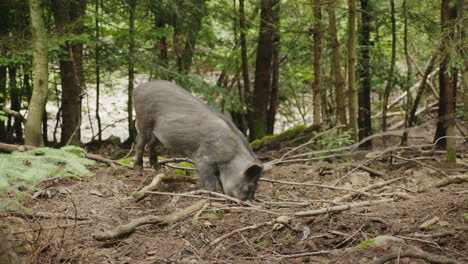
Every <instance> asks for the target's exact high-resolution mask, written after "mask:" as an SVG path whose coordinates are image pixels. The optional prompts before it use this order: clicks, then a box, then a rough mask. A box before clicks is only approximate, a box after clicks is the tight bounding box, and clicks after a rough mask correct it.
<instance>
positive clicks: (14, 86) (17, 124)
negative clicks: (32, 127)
mask: <svg viewBox="0 0 468 264" xmlns="http://www.w3.org/2000/svg"><path fill="white" fill-rule="evenodd" d="M16 72H17V70H16V66H9V67H8V83H9V85H8V86H9V89H10V100H11V110H13V111H16V112H19V111H20V110H21V89H20V88H19V87H18V83H17V81H16ZM13 130H14V131H15V139H14V141H15V143H18V144H22V143H23V126H22V122H21V119H19V118H18V117H14V122H13Z"/></svg>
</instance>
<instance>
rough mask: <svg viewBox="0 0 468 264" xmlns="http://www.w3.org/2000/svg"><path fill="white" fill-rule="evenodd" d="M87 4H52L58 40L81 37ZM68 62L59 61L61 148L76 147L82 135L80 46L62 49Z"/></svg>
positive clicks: (59, 1)
mask: <svg viewBox="0 0 468 264" xmlns="http://www.w3.org/2000/svg"><path fill="white" fill-rule="evenodd" d="M85 10H86V0H82V1H65V0H52V13H53V15H54V19H55V25H56V28H57V31H58V34H59V35H60V36H66V35H69V34H76V35H78V34H82V33H83V32H84V20H83V18H84V14H85ZM63 50H64V51H65V53H66V54H67V58H66V59H63V60H60V80H61V85H62V99H61V103H62V106H61V107H62V127H61V130H62V131H61V138H60V142H61V144H62V145H66V144H72V145H79V144H80V138H81V132H80V126H81V101H82V95H81V92H82V88H83V84H84V83H83V68H82V64H83V63H82V60H83V55H82V53H83V44H81V43H77V44H71V43H69V42H68V41H66V42H65V44H64V45H63Z"/></svg>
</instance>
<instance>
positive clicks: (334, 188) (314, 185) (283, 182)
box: [259, 178, 370, 195]
mask: <svg viewBox="0 0 468 264" xmlns="http://www.w3.org/2000/svg"><path fill="white" fill-rule="evenodd" d="M259 181H265V182H271V183H280V184H288V185H300V186H310V187H319V188H325V189H332V190H340V191H349V192H356V193H360V194H364V195H370V193H367V192H365V191H361V190H357V189H351V188H344V187H336V186H331V185H324V184H316V183H302V182H290V181H280V180H272V179H267V178H260V179H259Z"/></svg>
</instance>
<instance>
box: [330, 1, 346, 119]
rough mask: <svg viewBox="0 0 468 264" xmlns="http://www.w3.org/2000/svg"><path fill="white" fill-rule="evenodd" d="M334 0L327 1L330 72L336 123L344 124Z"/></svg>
mask: <svg viewBox="0 0 468 264" xmlns="http://www.w3.org/2000/svg"><path fill="white" fill-rule="evenodd" d="M335 7H336V0H330V1H328V23H329V33H330V41H331V46H332V72H333V73H334V86H335V100H336V106H337V107H336V108H337V112H336V115H337V117H336V119H337V123H338V125H340V124H341V125H346V123H347V121H346V105H345V95H344V89H343V87H344V84H345V81H344V78H343V74H342V72H341V66H340V44H339V43H338V38H337V35H336V18H335Z"/></svg>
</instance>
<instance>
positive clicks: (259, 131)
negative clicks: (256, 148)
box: [250, 0, 279, 140]
mask: <svg viewBox="0 0 468 264" xmlns="http://www.w3.org/2000/svg"><path fill="white" fill-rule="evenodd" d="M278 2H279V0H261V1H260V7H261V13H260V33H259V37H258V46H257V60H256V65H255V82H254V94H253V108H254V113H253V127H251V128H250V139H251V140H255V139H258V138H262V137H264V136H265V134H266V131H267V110H268V102H269V98H270V95H269V91H270V77H271V68H272V67H271V60H272V59H271V58H272V56H273V32H274V29H273V24H274V21H273V17H274V16H273V8H275V6H276V5H277V4H278Z"/></svg>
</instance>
